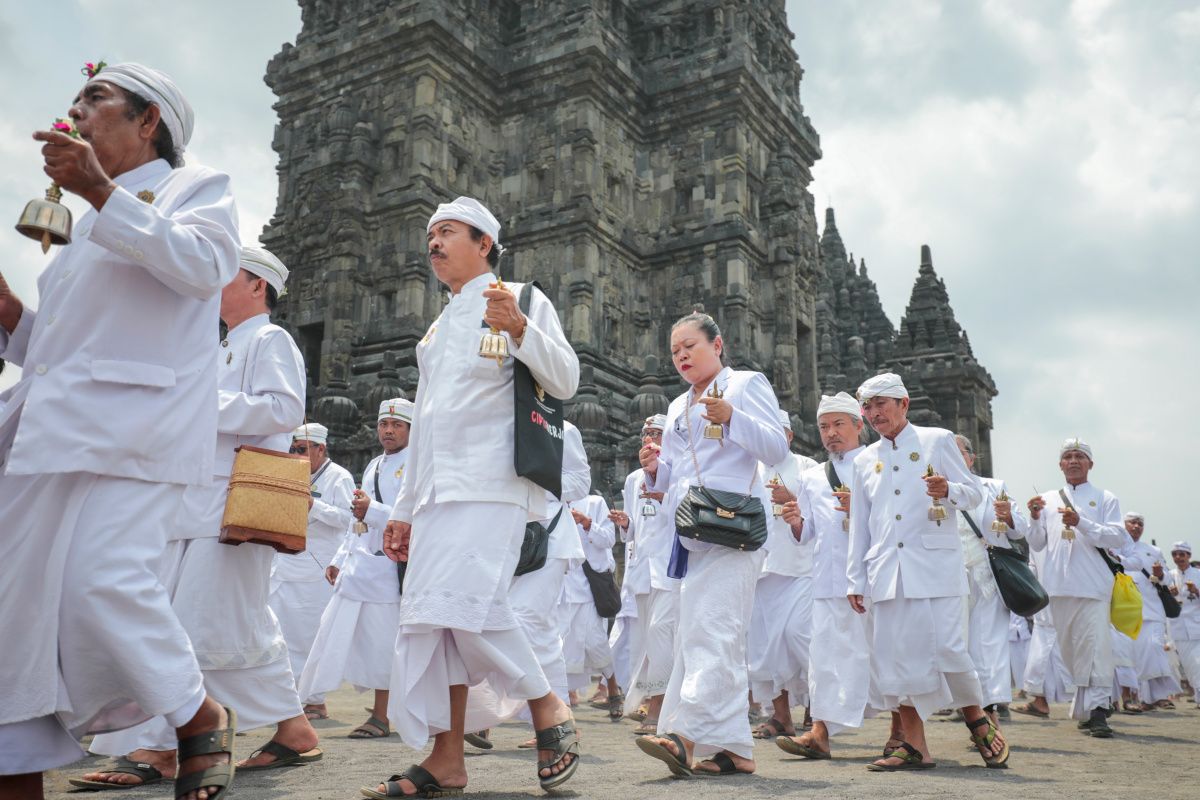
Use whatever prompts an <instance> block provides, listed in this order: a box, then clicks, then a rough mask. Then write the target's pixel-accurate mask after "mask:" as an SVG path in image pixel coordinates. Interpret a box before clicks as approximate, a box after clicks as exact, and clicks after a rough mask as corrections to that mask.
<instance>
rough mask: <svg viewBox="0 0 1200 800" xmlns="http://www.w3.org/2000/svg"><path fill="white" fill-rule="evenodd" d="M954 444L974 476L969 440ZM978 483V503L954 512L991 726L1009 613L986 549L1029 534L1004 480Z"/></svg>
mask: <svg viewBox="0 0 1200 800" xmlns="http://www.w3.org/2000/svg"><path fill="white" fill-rule="evenodd" d="M954 440H955V442H957V443H958V450H959V452H960V453H962V457H963V461H965V462H966V464H967V468H968V469H970V470H972V471H974V469H975V447H974V446H973V445H972V444H971V440H970V439H968V438H967V437H966V436H963V435H961V434H958V435H955V437H954ZM979 482H980V483H981V484H982V485H983V492H984V498H983V502H982V503H980V504H979V505H978V506H976V507H975V508H971V509H966V508H964V509H961V510H960V511H959V515H958V535H959V539H960V540H961V541H962V548H963V557H964V559H965V566H966V570H967V587H968V594H967V609H968V620H967V650H968V652H970V654H971V661H972V662H974V664H975V672H976V673H977V674H978V675H979V684H980V687H981V688H982V689H983V704H984V710H985V711H987V712H988V714H990V715H991V717H992V721H993V722H996V721H997V720H998V718H999V713H1000V710H1001V709H1000V708H999V707H1000V706H1004V707H1007V705H1008V704H1009V703H1011V702H1012V675H1011V671H1012V669H1011V665H1010V663H1009V641H1008V635H1009V627H1010V622H1011V619H1010V617H1011V612H1010V611H1009V610H1008V608H1007V607H1006V606H1005V605H1004V600H1003V598H1001V597H1000V590H999V588H998V587H997V586H996V579H995V578H994V577H993V576H992V566H991V562H990V560H989V559H988V554H987V548H989V547H1001V548H1004V549H1006V550H1011V549H1012V547H1013V544H1012V543H1013V542H1015V541H1020V540H1021V539H1023V538H1024V537H1025V534H1026V533H1027V532H1028V531H1029V518H1028V517H1026V516H1025V515H1024V514H1023V513H1021V511H1020V509H1018V508H1016V507H1014V506H1013V503H1012V501H1011V500H1010V499H1009V496H1008V487H1007V486H1005V484H1004V481H1002V480H1000V479H998V478H980V479H979Z"/></svg>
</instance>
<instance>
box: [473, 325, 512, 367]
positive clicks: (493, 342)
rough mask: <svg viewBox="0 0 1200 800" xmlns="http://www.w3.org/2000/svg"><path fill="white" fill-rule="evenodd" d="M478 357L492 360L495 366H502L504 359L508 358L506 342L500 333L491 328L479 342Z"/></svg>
mask: <svg viewBox="0 0 1200 800" xmlns="http://www.w3.org/2000/svg"><path fill="white" fill-rule="evenodd" d="M479 357H480V358H494V359H496V363H497V364H503V363H504V359H505V358H507V357H508V340H507V339H505V338H504V337H503V336H502V335H501V334H500V331H498V330H496V329H495V328H492V329H491V330H490V331H489V332H488V333H485V334H484V335H483V338H482V339H480V340H479Z"/></svg>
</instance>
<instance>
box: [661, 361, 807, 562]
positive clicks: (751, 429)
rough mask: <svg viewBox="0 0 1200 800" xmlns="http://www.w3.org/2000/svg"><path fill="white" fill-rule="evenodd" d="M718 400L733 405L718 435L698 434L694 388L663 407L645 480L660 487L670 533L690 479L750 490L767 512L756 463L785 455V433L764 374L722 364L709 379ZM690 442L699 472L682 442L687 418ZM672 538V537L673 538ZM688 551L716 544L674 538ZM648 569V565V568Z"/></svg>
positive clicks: (700, 421) (700, 422)
mask: <svg viewBox="0 0 1200 800" xmlns="http://www.w3.org/2000/svg"><path fill="white" fill-rule="evenodd" d="M713 383H714V384H716V386H717V387H718V389H719V390H720V391H721V392H723V393H724V399H725V401H726V402H728V403H729V404H730V405H732V406H733V415H732V416H731V417H730V419H729V422H728V423H727V424H725V425H723V426H722V430H723V433H724V438H723V439H706V438H704V426H705V425H707V424H708V421H707V420H705V419H704V417H703V414H704V408H705V407H704V405H703V404H701V403H698V402H697V403H695V404H692V405H689V404H690V402H691V398H692V393H693V391H694V388H689V389H688V391H686V392H684V393H683V394H681V395H679V396H678V397H676V398H675V399H674V400H672V401H671V405H670V406H669V407H668V408H667V426H666V430H665V431H663V441H662V452H661V453H660V454H659V457H658V471H657V473H656V474H655V476H654V479H653V480H652V481H647V482H646V485H647V487H648V488H650V489H651V490H653V491H665V493H666V496H665V497H664V498H663V510H664V511H665V512H666V519H667V520H668V524H669V525H670V527H671V530H672V532H674V527H675V526H674V520H675V511H676V510H677V509H678V508H679V503H680V502H681V501H682V500H683V499H684V498H685V497H686V496H687V493H688V489H689V488H690V487H691V486H692V484H703V485H704V486H706V487H708V488H710V489H720V490H723V491H730V492H740V493H742V494H753V495H754V496H755V497H757V498H758V499H759V502H761V503H762V505H763V509H764V510H765V511H766V513H767V514H770V513H771V498H770V497H769V496H767V494H766V489H764V488H763V481H762V480H761V477H762V476H761V475H760V474H759V471H758V465H759V462H764V461H765V462H767V463H768V464H775V463H778V462H780V461H782V460H783V458H784V456H786V455H787V454H788V442H787V438H786V437H785V436H784V435H783V428H781V427H780V425H779V417H778V409H779V402H778V401H777V400H776V399H775V391H774V390H773V389H772V388H771V384H770V383H769V382H768V381H767V379H766V377H765V376H764V375H762V373H759V372H749V371H743V370H733V369H730V368H729V367H725V368H724V369H722V370H721V371H720V372H718V373H717V376H716V377H715V378H714V379H713ZM689 418H690V420H691V422H690V432H691V436H692V439H691V441H692V446H693V447H694V448H695V458H696V462H698V463H699V465H700V475H699V476H697V475H696V468H695V462H693V460H692V453H691V450H690V449H689V446H688V436H689V423H688V420H689ZM674 538H675V539H678V537H674ZM678 541H679V543H680V545H682V547H684V548H686V549H688V550H707V549H710V548H712V547H720V545H713V544H709V543H707V542H700V541H696V540H695V539H687V540H678ZM652 569H653V568H652Z"/></svg>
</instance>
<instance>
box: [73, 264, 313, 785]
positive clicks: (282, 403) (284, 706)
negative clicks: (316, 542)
mask: <svg viewBox="0 0 1200 800" xmlns="http://www.w3.org/2000/svg"><path fill="white" fill-rule="evenodd" d="M239 264H240V270H239V273H238V276H237V277H236V278H234V280H233V281H232V282H230V283H229V284H228V285H227V286H226V287H225V288H224V290H222V293H221V319H222V320H223V321H224V322H225V325H226V327H227V335H226V336H225V338H224V339H222V340H221V341H220V343H219V344H217V345H215V346H213V347H212V350H211V355H210V357H211V358H212V359H213V361H214V362H215V363H216V365H217V376H218V382H217V397H218V413H217V429H218V435H217V438H216V454H215V457H214V461H213V463H214V467H213V477H212V480H211V482H210V483H209V484H208V485H207V486H203V487H190V488H189V489H188V490H187V492H186V493H185V495H184V502H183V504H182V506H181V508H180V513H179V515H178V520H177V522H176V524H175V525H174V527H173V528H172V530H171V531H170V532H169V533H168V544H167V549H166V551H165V553H164V554H163V557H162V559H161V560H160V562H159V565H158V570H157V571H158V575H159V580H160V581H161V582H162V584H163V585H164V586H166V587H167V590H168V591H169V592H170V595H171V601H172V604H173V606H174V607H175V611H176V613H177V614H178V615H179V619H180V621H181V622H182V623H183V626H184V629H185V630H186V631H187V633H188V636H189V637H190V639H191V641H192V647H193V648H194V649H195V651H196V657H197V659H198V660H199V663H200V667H201V670H202V671H203V674H204V683H205V686H206V688H207V689H208V691H209V693H210V694H212V696H213V697H215V698H217V699H218V700H219V701H220V702H221V703H223V704H226V705H229V706H231V707H233V708H234V709H235V710H236V711H237V712H238V716H239V719H240V721H241V724H242V727H243V728H245V729H247V730H249V729H253V728H259V727H263V726H266V725H275V724H276V723H278V729H277V731H276V733H275V735H274V737H273V743H272V744H270V745H268V746H267V749H266V750H265V751H264V752H262V753H259V754H258V755H256V756H255V757H253V758H251V759H249V760H247V761H246V762H244V765H243V766H240V767H239V768H240V769H245V768H246V767H247V766H249V767H251V768H253V767H256V766H260V765H262V766H265V765H269V764H273V763H277V762H279V761H282V760H285V759H294V758H297V756H295V755H288V753H287V751H291V753H294V754H298V753H304V754H306V756H305V757H307V758H309V759H315V758H317V757H318V756H319V751H317V752H314V751H313V749H314V748H315V747H316V746H317V733H316V731H315V730H313V727H312V725H311V724H309V722H308V721H307V720H306V719H304V716H303V715H302V714H301V712H300V702H299V698H298V697H297V695H296V687H295V679H294V676H293V674H292V671H291V669H290V667H289V664H288V660H287V646H286V644H285V642H284V640H283V632H282V631H281V630H280V627H279V622H278V620H276V618H275V615H274V614H273V613H272V612H271V610H270V609H269V608H268V606H267V595H268V592H269V581H270V572H271V562H272V558H273V556H274V554H275V551H274V549H272V548H270V547H267V546H264V545H260V544H242V545H238V546H237V547H232V546H230V545H226V544H222V543H221V541H220V540H219V538H218V537H219V536H220V532H221V520H222V516H223V514H224V510H225V500H226V497H227V494H228V490H229V480H230V475H231V473H232V471H233V463H234V457H235V455H236V449H237V448H238V447H240V446H242V445H248V446H251V447H261V448H264V449H267V450H275V451H284V450H286V449H287V448H288V447H289V445H290V442H291V437H290V435H289V432H290V431H291V429H292V428H293V427H294V426H295V423H296V421H297V420H302V419H303V418H304V362H303V359H302V358H301V356H300V351H299V350H298V349H297V347H296V344H295V342H293V341H292V337H291V336H289V335H288V333H287V331H285V330H284V329H283V328H280V327H279V326H278V325H274V324H272V323H271V318H270V312H271V310H272V309H273V308H274V307H275V303H276V302H277V300H278V298H279V297H280V296H281V295H282V294H283V293H284V291H285V288H284V287H285V282H286V280H287V275H288V271H287V267H286V266H284V264H283V263H282V262H281V261H279V259H277V258H276V257H275V256H274V255H272V254H271V253H269V252H268V251H266V250H262V249H261V248H255V247H244V248H242V251H241V258H240V261H239ZM282 748H287V751H285V750H283V749H282ZM91 751H92V752H93V753H101V754H106V755H112V756H120V755H125V754H128V755H127V756H126V760H127V761H130V762H133V763H135V764H146V765H149V766H150V767H152V768H153V769H155V770H157V771H158V772H159V773H161V774H162V775H164V776H167V777H170V776H171V775H172V774H173V773H174V770H175V756H176V754H175V743H174V740H173V736H172V732H171V728H170V725H168V724H167V722H166V720H164V719H163V718H161V717H158V718H156V719H153V720H150V721H149V722H146V723H145V724H143V725H139V726H137V727H135V728H131V729H129V730H126V731H122V732H119V733H106V734H101V735H99V736H97V737H96V738H95V739H94V740H93V741H92V745H91ZM276 751H277V752H276ZM293 763H294V762H293ZM147 778H151V779H152V778H153V773H149V772H148V773H146V774H139V775H135V774H132V773H130V772H122V771H119V769H118V770H117V771H110V770H103V771H99V772H92V773H89V774H86V775H84V776H83V777H82V779H73V783H76V785H79V786H85V787H87V786H90V785H91V784H89V783H88V782H89V781H103V782H106V783H110V784H120V785H126V786H128V785H136V784H138V783H142V782H143V781H144V780H145V779H147Z"/></svg>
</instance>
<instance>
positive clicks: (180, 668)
mask: <svg viewBox="0 0 1200 800" xmlns="http://www.w3.org/2000/svg"><path fill="white" fill-rule="evenodd" d="M7 452H8V447H7V445H3V446H0V461H3V459H4V457H5V456H6V455H7ZM182 492H183V487H182V486H177V485H172V484H164V483H150V482H147V481H137V480H129V479H125V478H112V477H104V476H99V475H91V474H84V473H67V474H57V475H36V476H22V475H4V476H3V477H0V520H2V521H3V522H2V524H0V564H2V565H3V569H2V570H0V598H3V602H2V603H0V642H3V647H2V648H0V675H3V676H4V677H3V680H2V681H0V774H2V775H12V774H21V773H26V772H36V771H41V770H45V769H51V768H54V767H58V766H62V765H64V764H67V763H70V762H71V761H73V760H75V759H76V758H78V757H79V756H80V754H81V753H82V751H81V750H80V749H79V747H78V745H72V744H69V742H70V741H71V739H72V737H78V736H82V735H83V734H85V733H87V732H89V731H105V730H119V729H122V728H127V727H130V726H132V725H135V724H137V723H139V722H142V721H144V720H146V719H147V718H149V717H151V716H154V715H155V714H171V715H172V717H173V718H177V717H178V716H179V715H180V714H182V713H183V712H184V711H186V710H189V709H190V714H188V715H187V718H190V717H191V716H192V715H194V714H195V712H196V710H197V709H198V708H199V706H200V703H201V702H202V701H203V699H204V691H203V685H202V678H201V675H200V667H199V665H198V664H197V663H196V657H195V655H194V653H193V652H192V648H191V645H190V643H189V642H188V638H187V634H186V633H185V632H184V630H183V626H182V625H180V623H179V619H178V617H177V616H176V615H175V612H174V611H173V610H172V609H171V603H170V598H169V597H168V595H167V591H166V590H165V589H164V588H163V586H162V585H161V584H160V583H159V581H158V579H157V577H156V576H155V572H154V566H155V564H156V562H157V560H158V558H159V556H160V555H161V553H162V550H163V547H164V544H165V542H166V537H167V532H168V529H169V527H170V525H171V524H172V522H173V520H174V517H175V514H176V511H177V508H178V504H179V500H180V497H181V495H182ZM187 718H185V719H183V722H186V721H187ZM13 723H25V724H16V725H14V724H13ZM180 724H182V722H181V723H180ZM35 739H36V740H40V741H41V742H43V743H44V744H46V745H47V746H46V747H44V748H42V749H39V750H37V751H32V752H31V751H30V748H29V746H28V745H29V743H30V742H33V741H35Z"/></svg>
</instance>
